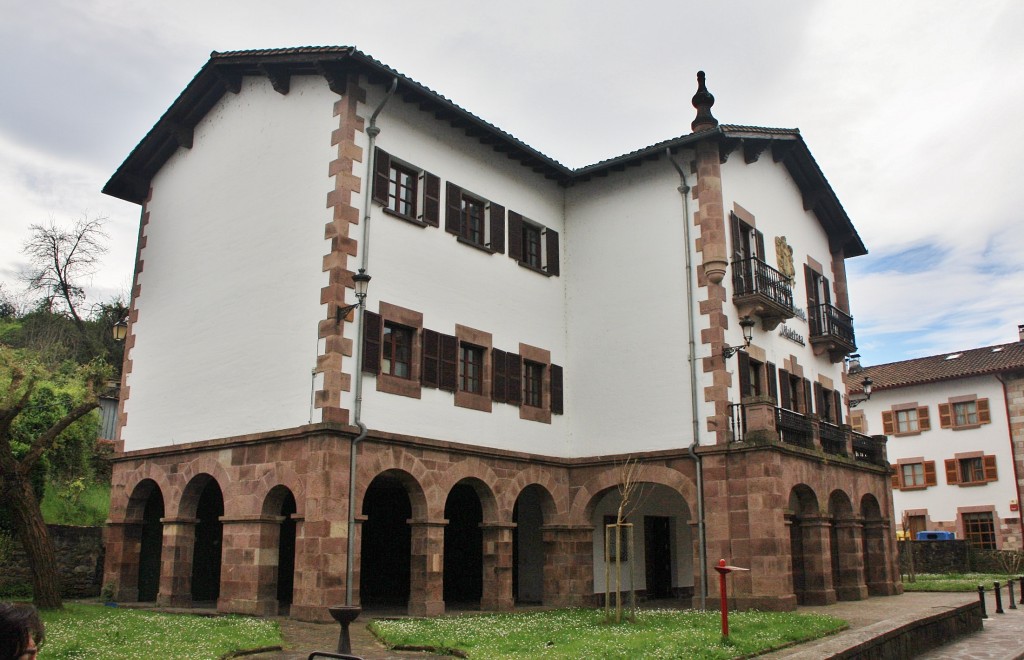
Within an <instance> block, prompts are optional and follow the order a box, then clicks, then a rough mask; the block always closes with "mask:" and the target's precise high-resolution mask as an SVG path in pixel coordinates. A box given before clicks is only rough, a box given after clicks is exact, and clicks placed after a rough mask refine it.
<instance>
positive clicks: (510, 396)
mask: <svg viewBox="0 0 1024 660" xmlns="http://www.w3.org/2000/svg"><path fill="white" fill-rule="evenodd" d="M505 378H506V379H507V380H506V381H505V383H506V385H505V387H506V388H507V389H506V392H505V399H506V400H507V401H508V402H509V403H512V404H515V405H517V406H518V405H519V404H521V403H522V402H523V358H522V357H520V356H519V354H517V353H508V354H507V357H506V358H505Z"/></svg>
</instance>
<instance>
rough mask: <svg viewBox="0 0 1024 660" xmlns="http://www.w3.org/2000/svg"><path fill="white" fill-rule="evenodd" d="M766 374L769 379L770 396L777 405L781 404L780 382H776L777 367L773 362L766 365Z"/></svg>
mask: <svg viewBox="0 0 1024 660" xmlns="http://www.w3.org/2000/svg"><path fill="white" fill-rule="evenodd" d="M765 374H766V375H767V377H768V395H769V396H770V397H771V398H772V401H774V402H775V405H778V404H779V385H778V381H776V380H775V365H774V364H772V363H771V362H769V363H767V364H766V365H765Z"/></svg>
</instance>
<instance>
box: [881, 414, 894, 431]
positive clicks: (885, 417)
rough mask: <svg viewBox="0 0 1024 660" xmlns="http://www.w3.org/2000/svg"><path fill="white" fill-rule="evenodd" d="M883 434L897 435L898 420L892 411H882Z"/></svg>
mask: <svg viewBox="0 0 1024 660" xmlns="http://www.w3.org/2000/svg"><path fill="white" fill-rule="evenodd" d="M882 433H884V434H885V435H893V434H894V433H896V420H895V419H894V418H893V413H892V411H891V410H883V411H882Z"/></svg>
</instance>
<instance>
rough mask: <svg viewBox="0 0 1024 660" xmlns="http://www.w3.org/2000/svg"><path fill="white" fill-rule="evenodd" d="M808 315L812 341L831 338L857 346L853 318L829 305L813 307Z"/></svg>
mask: <svg viewBox="0 0 1024 660" xmlns="http://www.w3.org/2000/svg"><path fill="white" fill-rule="evenodd" d="M808 311H809V314H808V319H807V320H808V321H809V322H810V326H811V339H812V340H813V339H815V338H820V337H830V338H834V339H838V340H839V341H841V342H843V343H845V344H848V345H849V346H850V347H851V348H853V347H854V346H856V345H857V343H856V341H854V337H853V317H851V316H850V315H849V314H847V313H846V312H844V311H842V310H841V309H839V308H837V307H834V306H832V305H829V304H828V303H825V304H822V305H816V306H814V307H812V308H811V309H810V310H808Z"/></svg>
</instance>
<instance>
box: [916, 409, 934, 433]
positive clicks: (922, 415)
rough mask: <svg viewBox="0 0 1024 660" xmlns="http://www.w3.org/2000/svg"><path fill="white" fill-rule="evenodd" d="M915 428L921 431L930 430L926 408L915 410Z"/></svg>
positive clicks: (930, 422) (930, 423) (930, 425)
mask: <svg viewBox="0 0 1024 660" xmlns="http://www.w3.org/2000/svg"><path fill="white" fill-rule="evenodd" d="M917 428H918V429H920V430H922V431H930V430H932V420H931V418H930V417H928V406H921V407H920V408H918V409H917Z"/></svg>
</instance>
